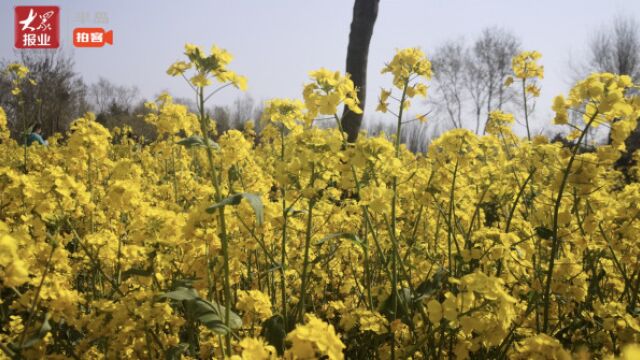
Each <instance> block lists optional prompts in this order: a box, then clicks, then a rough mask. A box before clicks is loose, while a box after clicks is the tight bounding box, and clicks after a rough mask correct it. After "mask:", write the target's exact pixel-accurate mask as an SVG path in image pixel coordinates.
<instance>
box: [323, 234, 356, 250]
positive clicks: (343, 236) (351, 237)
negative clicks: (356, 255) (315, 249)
mask: <svg viewBox="0 0 640 360" xmlns="http://www.w3.org/2000/svg"><path fill="white" fill-rule="evenodd" d="M333 239H346V240H349V241H351V242H352V243H354V244H356V245H358V246H361V247H362V248H363V249H366V248H367V244H365V243H364V242H362V240H360V238H359V237H358V235H356V234H352V233H335V234H330V235H327V236H325V237H323V238H322V239H321V240H320V241H318V242H317V243H316V245H317V246H320V245H322V244H324V243H326V242H328V241H331V240H333Z"/></svg>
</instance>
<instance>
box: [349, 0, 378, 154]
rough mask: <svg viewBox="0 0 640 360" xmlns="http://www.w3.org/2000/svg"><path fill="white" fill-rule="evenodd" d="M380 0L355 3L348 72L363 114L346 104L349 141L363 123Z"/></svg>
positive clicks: (357, 0) (358, 0) (351, 140)
mask: <svg viewBox="0 0 640 360" xmlns="http://www.w3.org/2000/svg"><path fill="white" fill-rule="evenodd" d="M379 2H380V0H355V3H354V5H353V20H352V21H351V32H350V33H349V46H348V48H347V73H349V74H351V79H352V80H353V83H354V85H355V86H356V88H357V92H358V99H359V100H360V108H362V111H363V113H362V114H356V113H354V112H352V111H349V109H348V108H347V107H346V106H345V108H344V111H343V113H342V120H341V121H342V128H343V129H344V131H345V132H346V133H347V136H348V141H349V142H354V141H356V139H357V138H358V131H359V130H360V126H361V125H362V117H363V115H364V107H365V100H366V95H367V89H366V87H367V60H368V57H369V43H370V42H371V35H372V34H373V26H374V25H375V23H376V18H377V17H378V4H379Z"/></svg>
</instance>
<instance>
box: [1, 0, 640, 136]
mask: <svg viewBox="0 0 640 360" xmlns="http://www.w3.org/2000/svg"><path fill="white" fill-rule="evenodd" d="M16 5H58V6H60V8H61V26H62V28H61V38H62V39H61V43H62V47H63V48H64V49H65V50H66V51H68V52H70V53H71V54H73V56H74V58H75V62H76V71H77V72H78V73H80V74H81V76H82V77H83V78H84V80H85V82H86V83H91V82H94V81H96V80H97V79H98V77H100V76H102V77H105V78H107V79H109V80H110V81H112V82H114V83H116V84H120V85H128V86H131V85H135V86H137V87H138V88H139V89H140V91H141V94H142V96H143V97H146V98H152V97H153V96H154V95H156V94H158V93H159V92H160V91H161V90H168V91H170V92H171V93H172V94H173V95H175V96H180V97H190V96H191V92H190V91H191V90H190V89H189V86H188V85H187V84H186V83H184V80H182V79H180V78H171V77H169V76H168V75H166V69H167V68H168V66H169V65H170V64H171V63H173V62H174V61H176V60H180V59H182V58H183V57H184V56H183V55H182V52H183V46H184V44H185V43H187V42H190V43H194V44H197V45H202V46H203V47H205V48H206V49H208V48H210V46H211V45H213V44H216V45H218V46H220V47H223V48H225V49H227V50H228V51H229V52H231V53H232V54H233V55H234V61H233V62H232V63H231V65H230V68H231V69H232V70H235V71H236V72H238V73H239V74H242V75H245V76H247V77H248V80H249V90H248V93H249V94H250V95H251V96H252V97H253V98H254V99H255V100H256V101H262V100H266V99H269V98H273V97H292V98H300V97H301V92H302V86H303V84H304V83H305V82H306V81H307V74H308V72H309V71H311V70H315V69H317V68H320V67H326V68H329V69H335V70H340V71H344V67H345V65H344V63H345V56H346V47H347V41H348V34H349V26H350V22H351V15H352V6H353V0H269V1H266V0H235V1H231V0H227V1H221V0H208V1H206V0H182V1H178V0H172V1H166V0H87V1H79V0H76V1H72V0H58V1H50V0H38V1H28V2H27V1H15V0H9V1H7V0H2V1H1V2H0V58H13V57H14V56H15V55H14V50H13V36H14V30H13V24H14V10H13V7H14V6H16ZM82 14H86V15H87V19H86V20H85V21H84V22H82ZM96 14H98V15H99V14H106V15H107V17H108V23H107V24H97V23H96V22H95V21H94V17H95V16H96ZM618 14H624V15H631V16H635V17H638V18H640V1H639V0H553V1H552V0H537V1H530V0H529V1H521V0H482V1H481V0H380V11H379V15H378V20H377V23H376V25H375V29H374V33H373V38H372V41H371V49H370V55H369V77H368V93H369V97H368V102H367V111H368V112H369V114H371V113H372V112H373V109H374V108H375V105H376V102H377V94H378V93H379V89H380V87H382V86H385V87H388V86H389V78H388V77H386V76H382V75H380V69H382V67H383V66H384V63H385V61H388V60H389V59H391V57H392V56H393V54H394V51H395V49H397V48H403V47H413V46H418V47H420V48H422V49H423V50H424V51H425V52H426V53H427V56H429V54H430V52H431V51H432V50H433V49H435V48H436V47H437V46H438V45H439V44H441V43H442V42H443V41H446V40H449V39H456V38H460V37H464V39H466V41H468V42H472V41H473V40H474V39H475V38H476V37H477V36H478V35H479V34H480V32H481V30H482V29H483V28H485V27H489V26H498V27H502V28H504V29H506V30H509V31H511V32H513V33H514V34H515V35H516V36H517V37H518V38H520V40H521V41H522V47H523V48H524V49H526V50H538V51H540V52H541V53H542V55H543V57H542V59H541V62H542V63H543V64H544V66H545V72H546V73H545V79H544V80H543V82H542V83H541V85H542V96H541V98H540V100H539V104H538V110H537V115H536V119H537V124H538V127H539V126H541V125H542V124H543V122H545V121H546V120H547V119H549V118H550V117H551V116H552V115H551V111H550V109H549V104H550V99H551V98H552V97H553V96H555V95H557V94H560V93H563V92H566V91H567V89H568V87H569V85H570V81H571V73H570V70H569V62H570V61H574V62H575V61H580V59H581V57H582V56H583V54H584V49H585V47H586V43H587V40H588V38H589V36H590V35H591V34H592V33H593V32H594V31H595V30H596V29H598V28H599V27H601V26H602V25H603V24H606V23H607V22H610V21H611V20H612V19H613V18H614V17H615V16H616V15H618ZM94 26H95V27H104V28H105V29H107V30H113V32H114V45H113V46H109V45H107V46H105V47H103V48H99V49H74V48H73V45H72V31H73V28H75V27H94ZM240 95H241V93H240V92H239V91H237V90H235V89H229V90H228V91H226V90H225V92H224V93H223V94H221V95H220V96H218V97H217V98H215V99H214V100H213V101H214V102H216V103H218V104H221V105H226V104H229V103H231V102H232V101H233V99H235V98H236V97H238V96H240ZM534 127H535V126H534Z"/></svg>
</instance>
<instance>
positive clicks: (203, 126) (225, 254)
mask: <svg viewBox="0 0 640 360" xmlns="http://www.w3.org/2000/svg"><path fill="white" fill-rule="evenodd" d="M198 100H199V110H200V130H201V131H202V137H203V139H204V144H205V149H206V151H207V159H208V161H209V167H210V170H211V172H210V174H211V182H212V183H213V187H214V189H215V200H216V203H219V202H220V201H221V200H222V190H221V188H220V179H218V172H217V171H216V167H215V164H214V162H213V151H212V149H211V144H210V142H209V131H208V130H207V122H206V121H207V116H206V114H205V109H204V88H202V87H200V88H198ZM218 223H219V225H220V242H221V244H222V258H223V261H224V263H223V268H224V283H223V285H224V301H225V310H224V312H225V314H224V324H225V326H227V327H229V318H230V315H231V282H230V275H229V240H228V238H227V227H226V221H225V216H224V206H221V207H219V208H218ZM207 261H210V260H209V259H207ZM210 271H211V267H210V266H207V272H210ZM225 344H226V355H227V356H229V355H231V334H230V333H227V334H226V335H225Z"/></svg>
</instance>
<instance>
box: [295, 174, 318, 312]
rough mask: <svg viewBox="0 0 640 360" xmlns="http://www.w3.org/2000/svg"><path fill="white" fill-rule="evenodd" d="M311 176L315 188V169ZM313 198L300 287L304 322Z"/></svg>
mask: <svg viewBox="0 0 640 360" xmlns="http://www.w3.org/2000/svg"><path fill="white" fill-rule="evenodd" d="M311 171H312V174H311V184H310V185H309V186H313V177H314V174H313V168H312V170H311ZM313 205H314V200H313V198H312V199H310V200H309V208H308V210H307V229H306V235H305V242H304V262H303V265H302V284H301V286H300V307H299V311H298V320H299V321H302V320H303V319H304V313H305V297H306V293H307V285H308V283H309V279H308V277H309V247H311V236H312V228H313Z"/></svg>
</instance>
